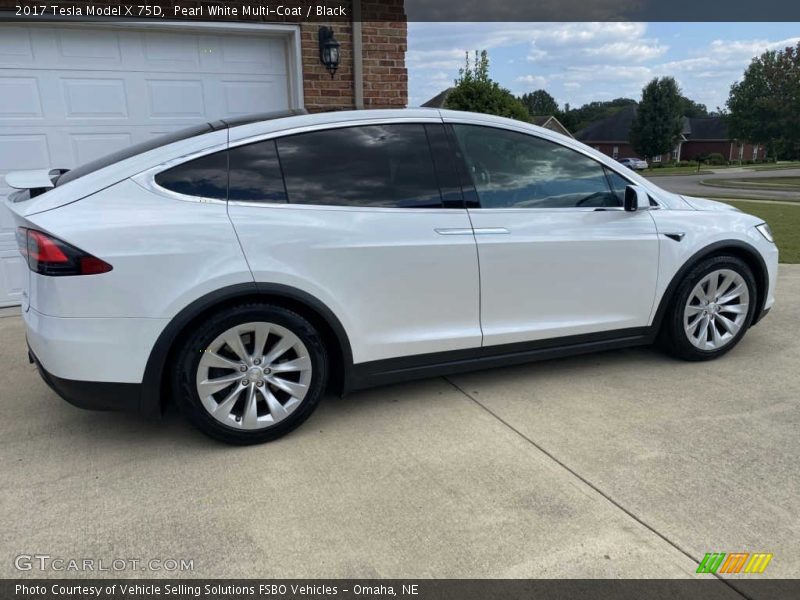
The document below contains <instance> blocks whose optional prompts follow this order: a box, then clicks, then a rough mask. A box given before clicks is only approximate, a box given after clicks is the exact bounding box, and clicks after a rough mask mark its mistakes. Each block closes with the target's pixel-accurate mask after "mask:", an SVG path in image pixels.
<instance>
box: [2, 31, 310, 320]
mask: <svg viewBox="0 0 800 600" xmlns="http://www.w3.org/2000/svg"><path fill="white" fill-rule="evenodd" d="M289 47H290V45H289V43H288V38H287V37H285V36H276V35H274V34H273V35H270V34H269V33H268V32H263V31H260V30H259V31H258V32H256V31H254V30H252V29H250V30H246V31H239V30H236V31H235V32H234V31H231V33H220V32H219V31H213V32H212V31H209V32H206V31H198V30H196V29H190V30H188V31H186V30H183V29H181V30H171V29H170V30H162V29H151V30H136V29H129V28H127V27H126V28H123V27H105V28H101V27H91V26H84V25H61V26H42V27H40V26H11V25H0V201H4V199H5V196H6V195H7V194H8V193H9V192H10V190H9V188H7V187H5V184H4V182H3V181H2V176H3V175H5V174H6V173H7V172H9V171H16V170H20V169H39V168H47V167H54V168H72V167H75V166H77V165H79V164H81V163H85V162H87V161H90V160H93V159H95V158H97V157H99V156H102V155H104V154H107V153H109V152H114V151H115V150H118V149H120V148H123V147H125V146H129V145H131V144H136V143H138V142H141V141H144V140H146V139H149V138H152V137H154V136H158V135H161V134H164V133H168V132H170V131H174V130H176V129H180V128H182V127H186V126H188V125H192V124H194V123H198V122H203V121H208V120H213V119H218V118H222V117H226V116H235V115H243V114H249V113H257V112H264V111H270V110H280V109H284V108H287V107H289V106H290V105H291V104H292V100H291V99H292V98H295V99H297V98H298V95H297V94H296V93H293V92H292V91H291V90H290V81H292V80H293V79H296V78H292V77H290V76H289V69H288V67H287V65H288V60H289V56H288V48H289ZM24 274H25V271H24V269H23V268H22V264H21V259H20V258H19V255H18V252H17V248H16V243H15V241H14V230H13V227H12V225H11V221H10V216H9V214H8V212H7V210H6V209H5V207H3V208H0V306H3V305H10V304H18V303H19V301H20V294H21V292H22V283H23V279H22V278H23V275H24Z"/></svg>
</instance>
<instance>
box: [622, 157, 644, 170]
mask: <svg viewBox="0 0 800 600" xmlns="http://www.w3.org/2000/svg"><path fill="white" fill-rule="evenodd" d="M618 162H619V164H621V165H625V166H626V167H628V168H629V169H633V170H634V171H643V170H644V169H646V168H647V167H648V166H649V165H648V164H647V161H646V160H642V159H641V158H620V159H619V161H618Z"/></svg>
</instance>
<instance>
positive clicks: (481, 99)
mask: <svg viewBox="0 0 800 600" xmlns="http://www.w3.org/2000/svg"><path fill="white" fill-rule="evenodd" d="M455 83H456V85H455V87H454V88H453V89H452V91H451V92H450V93H449V94H448V95H447V99H446V100H445V107H446V108H452V109H455V110H468V111H472V112H480V113H487V114H490V115H498V116H500V117H510V118H512V119H518V120H520V121H528V120H530V117H529V116H528V111H527V109H526V108H525V106H524V105H523V104H522V103H521V102H520V101H519V100H517V98H515V97H514V95H513V94H512V93H511V92H509V91H508V90H507V89H505V88H502V87H500V84H499V83H497V82H496V81H492V79H491V78H490V77H489V56H488V55H487V53H486V50H483V51H482V52H481V53H480V56H479V55H478V51H477V50H476V51H475V61H474V63H473V64H472V65H470V60H469V53H467V60H466V65H465V66H464V68H463V69H460V70H459V72H458V79H456V82H455Z"/></svg>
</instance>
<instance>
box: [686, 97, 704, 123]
mask: <svg viewBox="0 0 800 600" xmlns="http://www.w3.org/2000/svg"><path fill="white" fill-rule="evenodd" d="M681 115H683V116H684V117H690V118H691V117H707V116H708V109H707V108H706V105H705V104H700V103H699V102H695V101H694V100H690V99H689V98H687V97H686V96H683V95H682V96H681Z"/></svg>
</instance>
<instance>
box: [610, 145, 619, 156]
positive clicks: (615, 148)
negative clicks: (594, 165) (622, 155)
mask: <svg viewBox="0 0 800 600" xmlns="http://www.w3.org/2000/svg"><path fill="white" fill-rule="evenodd" d="M611 158H619V146H614V149H613V150H612V151H611Z"/></svg>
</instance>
